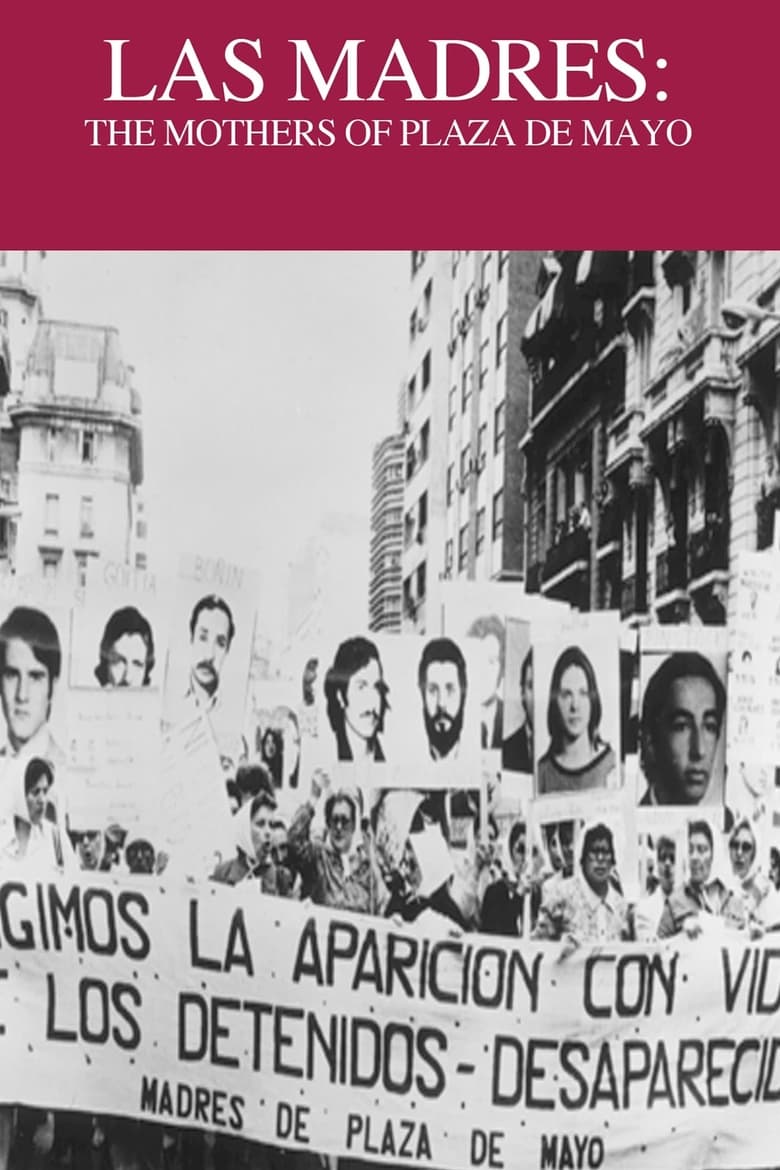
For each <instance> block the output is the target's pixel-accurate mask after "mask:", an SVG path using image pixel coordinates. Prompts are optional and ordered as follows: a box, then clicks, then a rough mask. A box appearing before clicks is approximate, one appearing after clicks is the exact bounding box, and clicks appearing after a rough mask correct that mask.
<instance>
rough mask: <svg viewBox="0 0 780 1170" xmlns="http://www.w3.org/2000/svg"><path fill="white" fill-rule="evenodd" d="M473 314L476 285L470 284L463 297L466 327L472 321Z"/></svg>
mask: <svg viewBox="0 0 780 1170" xmlns="http://www.w3.org/2000/svg"><path fill="white" fill-rule="evenodd" d="M473 312H474V285H473V284H470V285H469V287H468V288H467V289H466V292H465V294H464V297H463V317H464V319H465V321H466V327H468V325H469V322H470V321H471V314H472V313H473Z"/></svg>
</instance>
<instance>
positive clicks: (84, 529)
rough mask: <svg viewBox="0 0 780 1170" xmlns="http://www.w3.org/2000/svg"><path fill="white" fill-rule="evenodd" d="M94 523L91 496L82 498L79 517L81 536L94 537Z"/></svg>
mask: <svg viewBox="0 0 780 1170" xmlns="http://www.w3.org/2000/svg"><path fill="white" fill-rule="evenodd" d="M94 521H95V517H94V504H93V500H92V496H82V497H81V510H80V516H79V532H80V535H81V536H94V535H95V527H94Z"/></svg>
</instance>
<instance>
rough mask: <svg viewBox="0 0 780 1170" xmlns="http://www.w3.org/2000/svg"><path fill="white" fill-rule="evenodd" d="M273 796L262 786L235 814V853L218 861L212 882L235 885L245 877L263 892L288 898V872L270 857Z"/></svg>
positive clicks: (271, 855) (289, 892)
mask: <svg viewBox="0 0 780 1170" xmlns="http://www.w3.org/2000/svg"><path fill="white" fill-rule="evenodd" d="M275 818H276V800H275V799H274V797H273V796H272V795H271V793H270V792H267V791H265V789H263V790H261V791H260V792H258V794H257V796H255V797H254V798H253V800H252V801H251V802H250V803H249V804H245V805H244V806H243V807H242V808H241V809H240V810H239V811H238V812H237V813H236V815H235V818H234V823H235V826H236V849H237V851H236V856H235V857H232V858H230V859H229V860H228V861H223V862H220V864H219V865H218V866H217V868H216V869H215V870H214V873H213V874H212V879H213V880H214V881H215V882H225V883H226V884H227V885H230V886H235V885H238V883H239V882H243V881H246V880H247V879H256V880H258V881H259V882H260V889H261V891H262V892H263V893H264V894H274V895H276V896H277V897H280V898H288V897H289V896H290V894H291V893H292V888H293V879H292V874H291V873H290V871H289V869H287V867H286V866H283V865H278V864H277V862H276V861H275V859H274V857H273V824H274V820H275Z"/></svg>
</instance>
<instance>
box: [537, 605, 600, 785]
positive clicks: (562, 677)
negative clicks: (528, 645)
mask: <svg viewBox="0 0 780 1170" xmlns="http://www.w3.org/2000/svg"><path fill="white" fill-rule="evenodd" d="M617 635H618V626H617V623H615V624H614V629H613V630H612V637H611V638H610V637H608V636H605V632H604V631H601V632H599V633H598V634H594V633H590V634H589V633H588V631H587V629H586V628H584V627H583V628H581V629H579V630H564V631H563V632H562V633H561V635H559V637H558V638H557V639H556V640H555V641H550V642H538V643H536V644H535V645H534V647H533V662H534V731H535V735H534V739H535V753H536V759H535V778H536V793H537V795H538V796H550V795H553V794H555V793H568V794H571V793H575V794H581V793H586V792H589V791H592V790H596V791H598V790H603V789H614V788H619V787H620V786H621V775H620V706H619V699H620V677H619V669H618V662H619V657H618V654H619V648H618V636H617Z"/></svg>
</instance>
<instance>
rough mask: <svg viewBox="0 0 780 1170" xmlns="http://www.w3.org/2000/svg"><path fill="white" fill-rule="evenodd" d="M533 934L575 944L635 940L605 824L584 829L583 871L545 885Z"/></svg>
mask: <svg viewBox="0 0 780 1170" xmlns="http://www.w3.org/2000/svg"><path fill="white" fill-rule="evenodd" d="M533 937H534V938H536V939H550V940H555V939H563V940H564V941H565V942H566V943H567V944H568V945H569V946H570V947H573V946H578V945H580V944H581V943H596V942H616V941H617V940H619V939H630V937H631V927H630V922H629V914H628V905H627V903H626V901H625V899H624V897H623V895H622V893H621V892H620V889H619V886H618V882H617V878H616V875H615V845H614V841H613V837H612V831H611V830H610V829H609V828H608V827H607V826H606V825H604V824H597V825H592V826H591V827H590V828H589V829H587V830H586V832H585V833H584V834H583V838H582V851H581V853H580V868H579V871H578V872H577V873H575V874H574V875H573V876H572V877H569V878H562V879H560V880H557V879H553V880H551V881H550V882H549V883H547V888H546V889H543V892H542V904H541V906H540V907H539V915H538V918H537V920H536V927H535V929H534V932H533Z"/></svg>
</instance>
